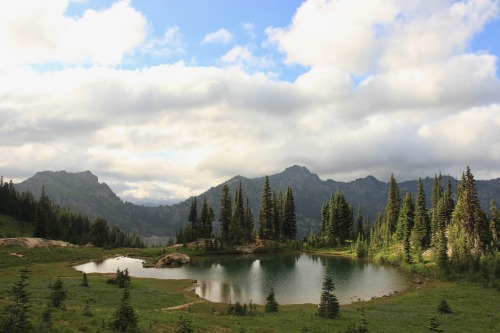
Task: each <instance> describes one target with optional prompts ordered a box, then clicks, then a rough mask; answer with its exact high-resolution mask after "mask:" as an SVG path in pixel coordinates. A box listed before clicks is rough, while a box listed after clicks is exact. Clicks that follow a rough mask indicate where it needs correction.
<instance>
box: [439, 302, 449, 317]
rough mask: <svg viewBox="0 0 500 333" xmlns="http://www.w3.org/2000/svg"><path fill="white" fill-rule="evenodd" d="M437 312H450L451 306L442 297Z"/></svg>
mask: <svg viewBox="0 0 500 333" xmlns="http://www.w3.org/2000/svg"><path fill="white" fill-rule="evenodd" d="M438 312H439V313H442V314H449V313H451V308H450V305H449V304H448V302H446V300H445V299H444V298H443V299H442V300H441V301H440V302H439V305H438Z"/></svg>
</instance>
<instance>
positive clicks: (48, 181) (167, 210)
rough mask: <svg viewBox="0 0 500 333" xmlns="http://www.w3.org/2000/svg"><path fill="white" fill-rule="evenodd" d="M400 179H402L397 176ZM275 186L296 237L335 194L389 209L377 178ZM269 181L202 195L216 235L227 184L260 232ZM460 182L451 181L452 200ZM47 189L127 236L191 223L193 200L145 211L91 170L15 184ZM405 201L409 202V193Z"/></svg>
mask: <svg viewBox="0 0 500 333" xmlns="http://www.w3.org/2000/svg"><path fill="white" fill-rule="evenodd" d="M395 176H396V178H397V175H395ZM268 178H269V184H270V187H271V188H272V189H273V190H275V191H276V192H279V191H282V192H283V193H285V192H286V190H287V188H288V186H290V187H291V188H293V195H294V199H295V209H296V214H297V237H299V238H300V237H302V236H304V235H306V236H308V235H309V234H310V232H311V229H313V230H315V231H319V230H320V225H321V206H322V204H323V203H324V202H327V201H329V199H330V196H331V195H332V193H336V192H340V193H342V194H343V195H344V196H345V199H346V200H347V201H348V202H349V203H351V204H352V206H353V209H354V212H355V213H356V212H357V210H358V208H360V210H361V211H362V214H363V216H365V217H368V218H369V219H370V221H371V222H373V221H374V220H375V218H376V214H377V212H378V211H380V210H381V209H383V208H385V205H386V200H387V194H388V190H389V185H390V183H389V182H387V183H386V182H382V181H379V180H377V179H376V178H375V177H373V176H368V177H365V178H359V179H356V180H353V181H351V182H337V181H334V180H331V179H329V180H321V179H320V178H319V177H318V175H316V174H314V173H311V172H310V171H309V170H308V169H307V168H305V167H301V166H292V167H289V168H287V169H285V170H284V171H283V172H281V173H278V174H274V175H269V177H268ZM446 179H447V177H442V186H443V187H444V186H445V185H446ZM264 182H265V176H263V177H258V178H252V179H250V178H246V177H243V176H236V177H233V178H231V179H229V180H228V181H226V182H224V183H223V184H220V185H217V186H215V187H212V188H210V189H209V190H207V191H206V192H204V193H200V194H199V195H197V197H198V199H199V203H200V204H202V203H203V201H204V200H205V199H206V201H207V203H208V205H212V206H213V208H214V214H215V217H216V222H215V224H214V231H215V232H217V233H220V223H219V222H218V220H219V216H220V211H219V209H220V204H219V202H220V197H221V192H222V190H223V187H224V186H225V185H227V187H228V189H229V193H231V195H233V194H234V193H235V192H236V190H237V188H238V187H239V186H240V183H241V187H242V189H243V192H244V193H245V197H248V200H249V207H250V208H251V210H252V212H253V215H254V217H255V219H254V222H255V226H256V227H258V214H259V211H260V203H261V195H262V188H263V185H264ZM433 182H434V177H432V178H431V177H427V178H424V179H422V186H423V188H424V191H425V193H428V194H429V193H432V187H433ZM456 184H457V180H456V179H455V178H451V187H452V191H453V195H454V193H455V189H456ZM476 184H477V189H478V198H479V201H480V203H481V206H482V207H489V203H490V200H491V199H492V198H493V199H495V200H496V201H497V202H500V178H497V179H493V180H477V181H476ZM42 186H44V187H45V191H46V193H47V195H48V196H49V197H50V198H52V199H53V200H54V202H55V203H56V204H58V205H60V206H62V207H69V208H71V209H72V210H75V211H80V212H82V213H84V214H85V215H87V216H89V218H91V219H93V218H95V217H96V216H102V217H103V218H105V219H106V220H107V221H108V222H109V223H110V224H114V225H118V226H119V227H120V228H121V229H122V230H124V231H136V232H138V233H139V234H141V235H143V236H152V235H156V236H170V237H173V236H175V232H176V231H177V230H179V229H181V228H183V227H185V226H186V225H187V224H188V223H189V222H188V218H187V217H188V216H189V211H190V208H191V203H192V200H193V198H188V199H186V200H185V201H182V202H180V203H178V204H175V205H168V206H167V205H163V206H158V207H145V206H140V205H136V204H133V203H129V202H123V201H122V200H121V199H120V198H119V197H118V196H117V195H116V194H115V193H113V191H112V190H111V189H110V188H109V186H107V185H106V184H105V183H99V181H98V178H97V177H96V176H94V175H93V174H92V173H91V172H90V171H85V172H79V173H68V172H65V171H59V172H49V171H45V172H39V173H37V174H36V175H35V176H33V177H31V178H29V179H28V180H26V181H24V182H22V183H20V184H16V185H15V187H16V188H17V189H18V190H19V191H24V190H30V191H31V192H32V193H33V195H34V196H35V197H39V195H40V193H41V189H42ZM398 186H399V190H400V191H401V193H405V192H408V193H411V194H413V195H414V196H416V194H417V193H416V188H417V180H413V181H404V182H399V183H398ZM401 198H404V194H403V195H402V197H401ZM431 199H432V198H431V195H427V197H426V205H427V206H428V207H430V206H431Z"/></svg>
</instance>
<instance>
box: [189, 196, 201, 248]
mask: <svg viewBox="0 0 500 333" xmlns="http://www.w3.org/2000/svg"><path fill="white" fill-rule="evenodd" d="M188 222H189V223H190V224H191V229H192V230H193V232H194V233H195V238H196V239H197V238H198V237H199V236H200V227H199V223H198V208H196V197H194V198H193V200H192V201H191V209H190V210H189V216H188Z"/></svg>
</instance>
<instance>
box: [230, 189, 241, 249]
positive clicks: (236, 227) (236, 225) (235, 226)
mask: <svg viewBox="0 0 500 333" xmlns="http://www.w3.org/2000/svg"><path fill="white" fill-rule="evenodd" d="M242 192H243V190H242V188H241V182H240V184H239V186H238V188H237V189H236V193H235V194H234V205H233V215H232V219H231V225H230V227H229V234H230V236H229V241H230V243H232V244H236V243H239V242H241V241H242V240H243V238H244V237H243V227H244V226H245V207H244V205H243V193H242Z"/></svg>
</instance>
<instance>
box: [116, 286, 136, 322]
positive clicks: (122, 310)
mask: <svg viewBox="0 0 500 333" xmlns="http://www.w3.org/2000/svg"><path fill="white" fill-rule="evenodd" d="M111 328H113V329H114V330H117V331H120V332H130V331H134V330H136V329H137V315H136V314H135V311H134V308H133V307H132V305H130V290H129V287H128V286H127V287H126V288H125V289H124V290H123V296H122V299H121V302H120V306H119V307H118V309H117V310H116V312H115V313H114V315H113V320H112V322H111Z"/></svg>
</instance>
